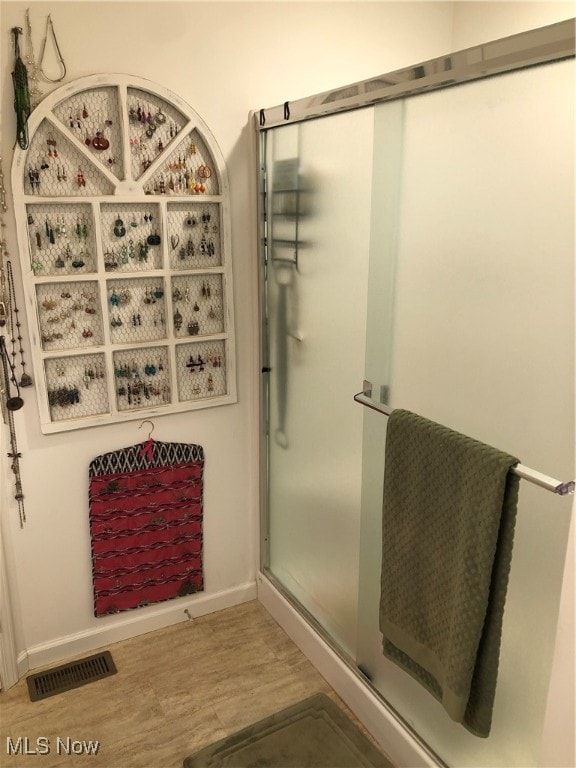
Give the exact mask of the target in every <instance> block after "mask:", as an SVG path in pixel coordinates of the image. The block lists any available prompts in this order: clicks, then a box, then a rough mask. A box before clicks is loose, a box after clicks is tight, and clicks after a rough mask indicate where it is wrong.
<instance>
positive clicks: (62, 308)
mask: <svg viewBox="0 0 576 768" xmlns="http://www.w3.org/2000/svg"><path fill="white" fill-rule="evenodd" d="M36 301H37V305H38V320H39V325H40V334H41V341H42V348H43V349H45V350H54V349H77V348H81V347H92V346H97V345H99V344H102V343H103V341H104V334H103V330H102V312H101V303H100V289H99V286H98V283H97V282H84V281H74V282H68V283H41V284H39V285H37V286H36Z"/></svg>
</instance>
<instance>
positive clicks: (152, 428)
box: [138, 419, 154, 440]
mask: <svg viewBox="0 0 576 768" xmlns="http://www.w3.org/2000/svg"><path fill="white" fill-rule="evenodd" d="M144 424H150V425H151V429H150V432H148V440H151V439H152V432H154V422H153V421H150V419H144V421H143V422H142V424H140V426H139V427H138V429H142V427H143V426H144Z"/></svg>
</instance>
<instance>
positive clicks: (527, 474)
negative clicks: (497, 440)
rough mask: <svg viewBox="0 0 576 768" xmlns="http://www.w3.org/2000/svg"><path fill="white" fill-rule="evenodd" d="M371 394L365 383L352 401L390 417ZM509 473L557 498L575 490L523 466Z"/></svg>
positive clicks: (570, 484) (571, 484) (574, 486)
mask: <svg viewBox="0 0 576 768" xmlns="http://www.w3.org/2000/svg"><path fill="white" fill-rule="evenodd" d="M371 394H372V386H371V384H370V383H369V382H367V381H365V382H364V391H363V392H358V393H357V394H356V395H354V400H355V401H356V402H357V403H360V405H363V406H365V407H366V408H370V409H372V410H373V411H377V412H378V413H381V414H382V415H383V416H390V414H391V413H392V411H393V410H394V408H391V407H390V406H389V405H384V404H383V403H376V402H375V401H374V400H372V399H371V397H370V395H371ZM511 471H512V472H513V473H514V474H515V475H518V477H521V478H522V479H523V480H528V482H529V483H534V485H538V486H540V488H545V489H546V490H547V491H552V493H556V494H558V495H559V496H568V495H569V494H571V493H574V491H575V490H576V482H575V481H574V480H566V481H565V482H563V481H562V480H555V479H554V478H553V477H549V476H548V475H544V474H542V472H537V471H536V470H535V469H530V467H525V466H524V464H516V466H515V467H512V469H511Z"/></svg>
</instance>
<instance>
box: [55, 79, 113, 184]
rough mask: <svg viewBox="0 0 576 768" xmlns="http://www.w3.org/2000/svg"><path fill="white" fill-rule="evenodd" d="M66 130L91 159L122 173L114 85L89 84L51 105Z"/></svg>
mask: <svg viewBox="0 0 576 768" xmlns="http://www.w3.org/2000/svg"><path fill="white" fill-rule="evenodd" d="M54 114H55V115H56V117H57V118H58V119H59V120H60V122H61V123H62V125H63V126H65V127H66V129H67V131H68V132H69V133H70V134H71V135H72V136H74V137H75V138H76V139H78V141H81V142H83V144H84V145H85V146H86V147H88V150H89V152H90V154H91V155H92V157H93V159H94V160H95V161H96V162H98V163H100V164H101V165H103V166H104V167H106V168H108V169H109V170H110V171H111V173H113V174H114V175H115V176H117V177H118V178H120V179H122V178H123V177H124V161H123V155H122V130H121V128H122V126H121V122H120V104H119V101H118V89H117V88H113V87H106V88H90V89H89V90H85V91H82V92H80V93H76V94H74V95H73V96H71V97H70V98H68V99H65V100H64V101H62V102H60V104H57V105H56V106H55V107H54Z"/></svg>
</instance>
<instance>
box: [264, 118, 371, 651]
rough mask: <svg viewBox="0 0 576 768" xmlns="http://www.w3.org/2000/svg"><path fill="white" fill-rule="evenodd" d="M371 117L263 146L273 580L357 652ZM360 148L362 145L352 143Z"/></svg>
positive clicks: (293, 132)
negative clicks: (359, 400) (360, 397)
mask: <svg viewBox="0 0 576 768" xmlns="http://www.w3.org/2000/svg"><path fill="white" fill-rule="evenodd" d="M371 135H372V115H371V114H370V113H369V112H355V113H350V114H344V115H339V116H337V117H336V118H335V119H334V122H333V127H332V129H331V130H330V131H329V132H328V133H327V132H326V126H325V124H324V123H323V122H310V123H306V124H304V125H291V126H286V127H282V128H281V129H278V130H275V131H273V132H272V133H270V134H269V135H268V136H267V146H266V158H265V159H266V188H267V192H268V205H267V225H268V232H267V238H268V244H269V257H268V264H267V280H266V285H267V302H268V327H267V338H268V342H269V344H268V346H269V367H270V368H271V371H270V373H269V374H268V379H269V381H268V393H269V425H268V432H269V437H268V446H269V452H268V464H269V510H270V530H269V537H270V561H269V565H270V571H271V573H272V574H273V575H274V576H275V577H276V578H277V579H278V580H279V581H280V582H281V583H282V584H283V585H284V586H285V587H286V588H287V589H289V590H290V592H291V593H292V594H293V595H294V596H296V598H297V599H298V600H299V601H300V602H301V604H302V605H303V606H304V607H305V608H306V609H307V610H308V611H309V612H310V613H311V614H312V615H313V616H314V617H315V618H316V620H317V621H318V622H319V623H320V624H321V625H322V626H323V627H324V628H325V629H326V630H327V631H328V632H329V633H330V634H331V635H333V637H334V638H335V639H336V640H337V641H338V642H339V643H340V644H341V645H342V647H343V648H344V649H345V650H346V651H347V652H348V653H350V654H351V655H352V656H354V655H355V652H356V623H357V595H358V563H359V530H360V487H361V479H362V414H361V413H360V411H359V409H358V407H357V406H355V405H354V402H353V400H352V394H353V393H354V392H355V391H357V390H358V389H359V388H361V382H362V377H363V373H364V359H365V349H364V347H365V332H366V307H367V302H366V292H367V285H368V262H367V259H366V257H365V254H366V253H367V251H368V246H369V238H370V215H371V209H370V198H371V195H370V193H371V178H372V140H371ZM360 137H361V141H359V138H360Z"/></svg>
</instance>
